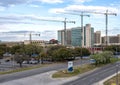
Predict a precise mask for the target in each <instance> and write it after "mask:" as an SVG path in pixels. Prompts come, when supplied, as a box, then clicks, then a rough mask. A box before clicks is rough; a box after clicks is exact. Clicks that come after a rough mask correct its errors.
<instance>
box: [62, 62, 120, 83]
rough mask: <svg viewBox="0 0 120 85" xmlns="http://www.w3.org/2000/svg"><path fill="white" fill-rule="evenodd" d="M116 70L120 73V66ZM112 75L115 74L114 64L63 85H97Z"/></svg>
mask: <svg viewBox="0 0 120 85" xmlns="http://www.w3.org/2000/svg"><path fill="white" fill-rule="evenodd" d="M119 63H120V62H119ZM119 63H117V64H119ZM118 70H119V71H120V64H119V67H118ZM114 73H116V63H114V64H110V65H107V66H105V67H102V68H100V69H97V70H95V71H94V72H92V73H90V74H87V75H85V76H82V77H80V78H78V79H77V80H74V81H70V82H68V83H65V84H64V85H93V84H94V83H97V85H99V81H100V80H103V79H104V78H106V77H108V76H110V75H112V74H114Z"/></svg>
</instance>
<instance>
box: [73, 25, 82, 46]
mask: <svg viewBox="0 0 120 85" xmlns="http://www.w3.org/2000/svg"><path fill="white" fill-rule="evenodd" d="M71 38H72V39H71V44H72V46H80V47H81V46H82V30H81V28H80V27H74V28H72V30H71Z"/></svg>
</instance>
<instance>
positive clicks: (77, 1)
mask: <svg viewBox="0 0 120 85" xmlns="http://www.w3.org/2000/svg"><path fill="white" fill-rule="evenodd" d="M73 1H74V2H76V3H85V2H91V1H92V0H73Z"/></svg>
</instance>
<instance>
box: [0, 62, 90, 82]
mask: <svg viewBox="0 0 120 85" xmlns="http://www.w3.org/2000/svg"><path fill="white" fill-rule="evenodd" d="M85 63H89V60H82V62H81V60H77V61H74V66H76V65H82V64H85ZM65 68H67V62H66V63H62V64H52V65H49V66H46V67H41V68H37V69H32V70H28V71H22V72H16V73H12V74H6V75H0V83H3V82H7V81H10V80H15V79H20V78H24V77H29V76H32V75H36V74H41V73H45V72H48V71H52V70H60V69H65Z"/></svg>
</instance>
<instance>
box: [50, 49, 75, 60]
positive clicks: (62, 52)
mask: <svg viewBox="0 0 120 85" xmlns="http://www.w3.org/2000/svg"><path fill="white" fill-rule="evenodd" d="M52 59H53V60H54V61H64V60H72V59H74V56H73V54H72V52H71V50H70V49H69V48H60V49H58V50H55V51H54V52H53V55H52Z"/></svg>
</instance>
